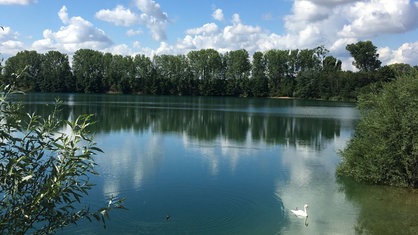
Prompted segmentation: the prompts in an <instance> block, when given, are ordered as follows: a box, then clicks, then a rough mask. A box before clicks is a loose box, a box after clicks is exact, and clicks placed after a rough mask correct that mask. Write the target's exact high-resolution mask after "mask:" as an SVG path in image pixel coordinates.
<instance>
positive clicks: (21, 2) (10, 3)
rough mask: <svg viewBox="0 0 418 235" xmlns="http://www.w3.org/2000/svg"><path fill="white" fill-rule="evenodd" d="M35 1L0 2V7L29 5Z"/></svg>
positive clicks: (13, 0)
mask: <svg viewBox="0 0 418 235" xmlns="http://www.w3.org/2000/svg"><path fill="white" fill-rule="evenodd" d="M35 2H36V0H0V5H29V4H31V3H35Z"/></svg>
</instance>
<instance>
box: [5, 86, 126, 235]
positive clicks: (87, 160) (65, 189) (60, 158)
mask: <svg viewBox="0 0 418 235" xmlns="http://www.w3.org/2000/svg"><path fill="white" fill-rule="evenodd" d="M12 91H13V89H12V88H11V86H6V87H5V90H4V92H3V93H2V94H3V95H2V96H1V97H0V233H1V234H26V233H31V234H32V233H33V234H50V233H53V232H54V231H56V230H57V229H60V228H62V227H64V226H67V225H68V224H71V223H76V222H77V221H79V220H80V219H83V218H87V219H89V220H91V219H97V220H99V221H102V222H103V223H104V225H105V218H107V217H108V211H110V210H111V209H112V208H123V206H122V204H121V203H122V201H123V200H114V201H115V202H113V201H110V202H111V203H109V204H108V206H107V207H103V208H100V209H99V210H97V211H95V212H92V211H90V209H89V207H88V206H83V205H82V197H83V196H86V195H87V194H88V191H89V190H90V189H91V188H92V186H93V185H92V184H91V183H90V176H91V175H95V174H97V172H96V171H95V169H94V167H95V165H96V163H95V161H94V158H93V156H94V155H96V154H97V153H98V152H101V150H100V149H99V148H98V147H97V146H96V144H95V142H94V140H93V136H92V135H91V134H90V133H89V131H88V129H89V126H90V125H91V124H92V122H91V117H92V116H91V115H83V116H80V117H78V118H77V119H76V120H75V121H64V120H60V119H58V118H57V115H58V113H59V109H58V106H56V108H55V109H54V111H53V112H52V113H51V114H50V115H49V116H48V117H46V118H43V117H40V116H38V115H36V114H24V113H22V111H21V110H22V109H21V108H22V107H21V106H20V105H17V104H13V103H10V102H8V100H7V97H8V95H9V94H10V93H11V92H12ZM111 200H112V199H111Z"/></svg>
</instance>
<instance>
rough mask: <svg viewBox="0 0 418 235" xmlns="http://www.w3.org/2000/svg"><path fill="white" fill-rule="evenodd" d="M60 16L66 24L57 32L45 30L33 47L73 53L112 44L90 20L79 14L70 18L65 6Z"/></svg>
mask: <svg viewBox="0 0 418 235" xmlns="http://www.w3.org/2000/svg"><path fill="white" fill-rule="evenodd" d="M58 16H59V18H60V19H61V21H62V23H63V24H64V25H65V26H62V27H61V28H60V29H59V30H58V31H57V32H53V31H52V30H50V29H46V30H44V32H43V39H40V40H37V41H35V42H33V44H32V47H33V49H35V50H37V51H40V52H43V51H48V50H59V51H63V52H66V53H73V52H75V51H76V50H78V49H80V48H90V49H94V50H101V49H104V48H107V47H109V46H111V45H112V41H111V40H110V39H109V37H108V36H107V35H106V34H105V33H104V32H103V31H102V30H101V29H98V28H96V27H94V26H93V24H92V23H90V22H89V21H87V20H85V19H83V18H81V17H79V16H74V17H71V18H70V17H69V16H68V12H67V8H66V7H65V6H63V7H62V8H61V10H60V11H59V12H58Z"/></svg>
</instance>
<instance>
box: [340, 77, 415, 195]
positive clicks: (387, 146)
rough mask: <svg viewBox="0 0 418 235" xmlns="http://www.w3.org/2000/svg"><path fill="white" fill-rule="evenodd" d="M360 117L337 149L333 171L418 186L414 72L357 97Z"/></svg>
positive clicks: (384, 181) (364, 179)
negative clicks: (339, 160) (337, 161)
mask: <svg viewBox="0 0 418 235" xmlns="http://www.w3.org/2000/svg"><path fill="white" fill-rule="evenodd" d="M358 107H359V109H360V112H361V115H362V119H361V120H360V122H359V123H358V125H357V128H356V131H355V134H354V137H353V138H352V139H351V141H350V142H349V143H348V146H347V147H346V149H345V150H344V151H342V152H341V156H342V159H343V161H342V163H341V164H340V165H339V166H338V168H337V175H340V176H350V177H352V178H354V179H355V180H357V181H364V182H369V183H376V184H387V185H394V186H401V187H412V188H417V187H418V135H417V133H418V119H417V117H418V74H417V73H415V74H411V75H404V76H401V77H399V78H398V79H396V80H395V81H394V82H391V83H387V84H385V85H384V86H383V88H382V89H376V90H371V91H370V92H369V93H365V94H363V95H361V96H360V97H359V101H358Z"/></svg>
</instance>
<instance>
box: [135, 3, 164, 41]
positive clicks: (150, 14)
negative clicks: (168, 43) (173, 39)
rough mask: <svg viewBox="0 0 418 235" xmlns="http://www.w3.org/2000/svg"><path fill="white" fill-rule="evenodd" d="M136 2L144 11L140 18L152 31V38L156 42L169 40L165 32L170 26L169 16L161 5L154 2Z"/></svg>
mask: <svg viewBox="0 0 418 235" xmlns="http://www.w3.org/2000/svg"><path fill="white" fill-rule="evenodd" d="M135 2H136V5H137V7H138V8H139V9H140V10H141V11H142V14H141V16H140V18H141V20H143V21H144V22H145V26H146V27H147V28H148V29H149V30H150V32H151V36H152V38H153V39H154V40H156V41H163V40H165V39H167V35H166V32H165V30H166V28H167V24H168V15H167V13H166V12H163V11H162V10H161V7H160V4H158V3H156V2H155V1H153V0H136V1H135Z"/></svg>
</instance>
